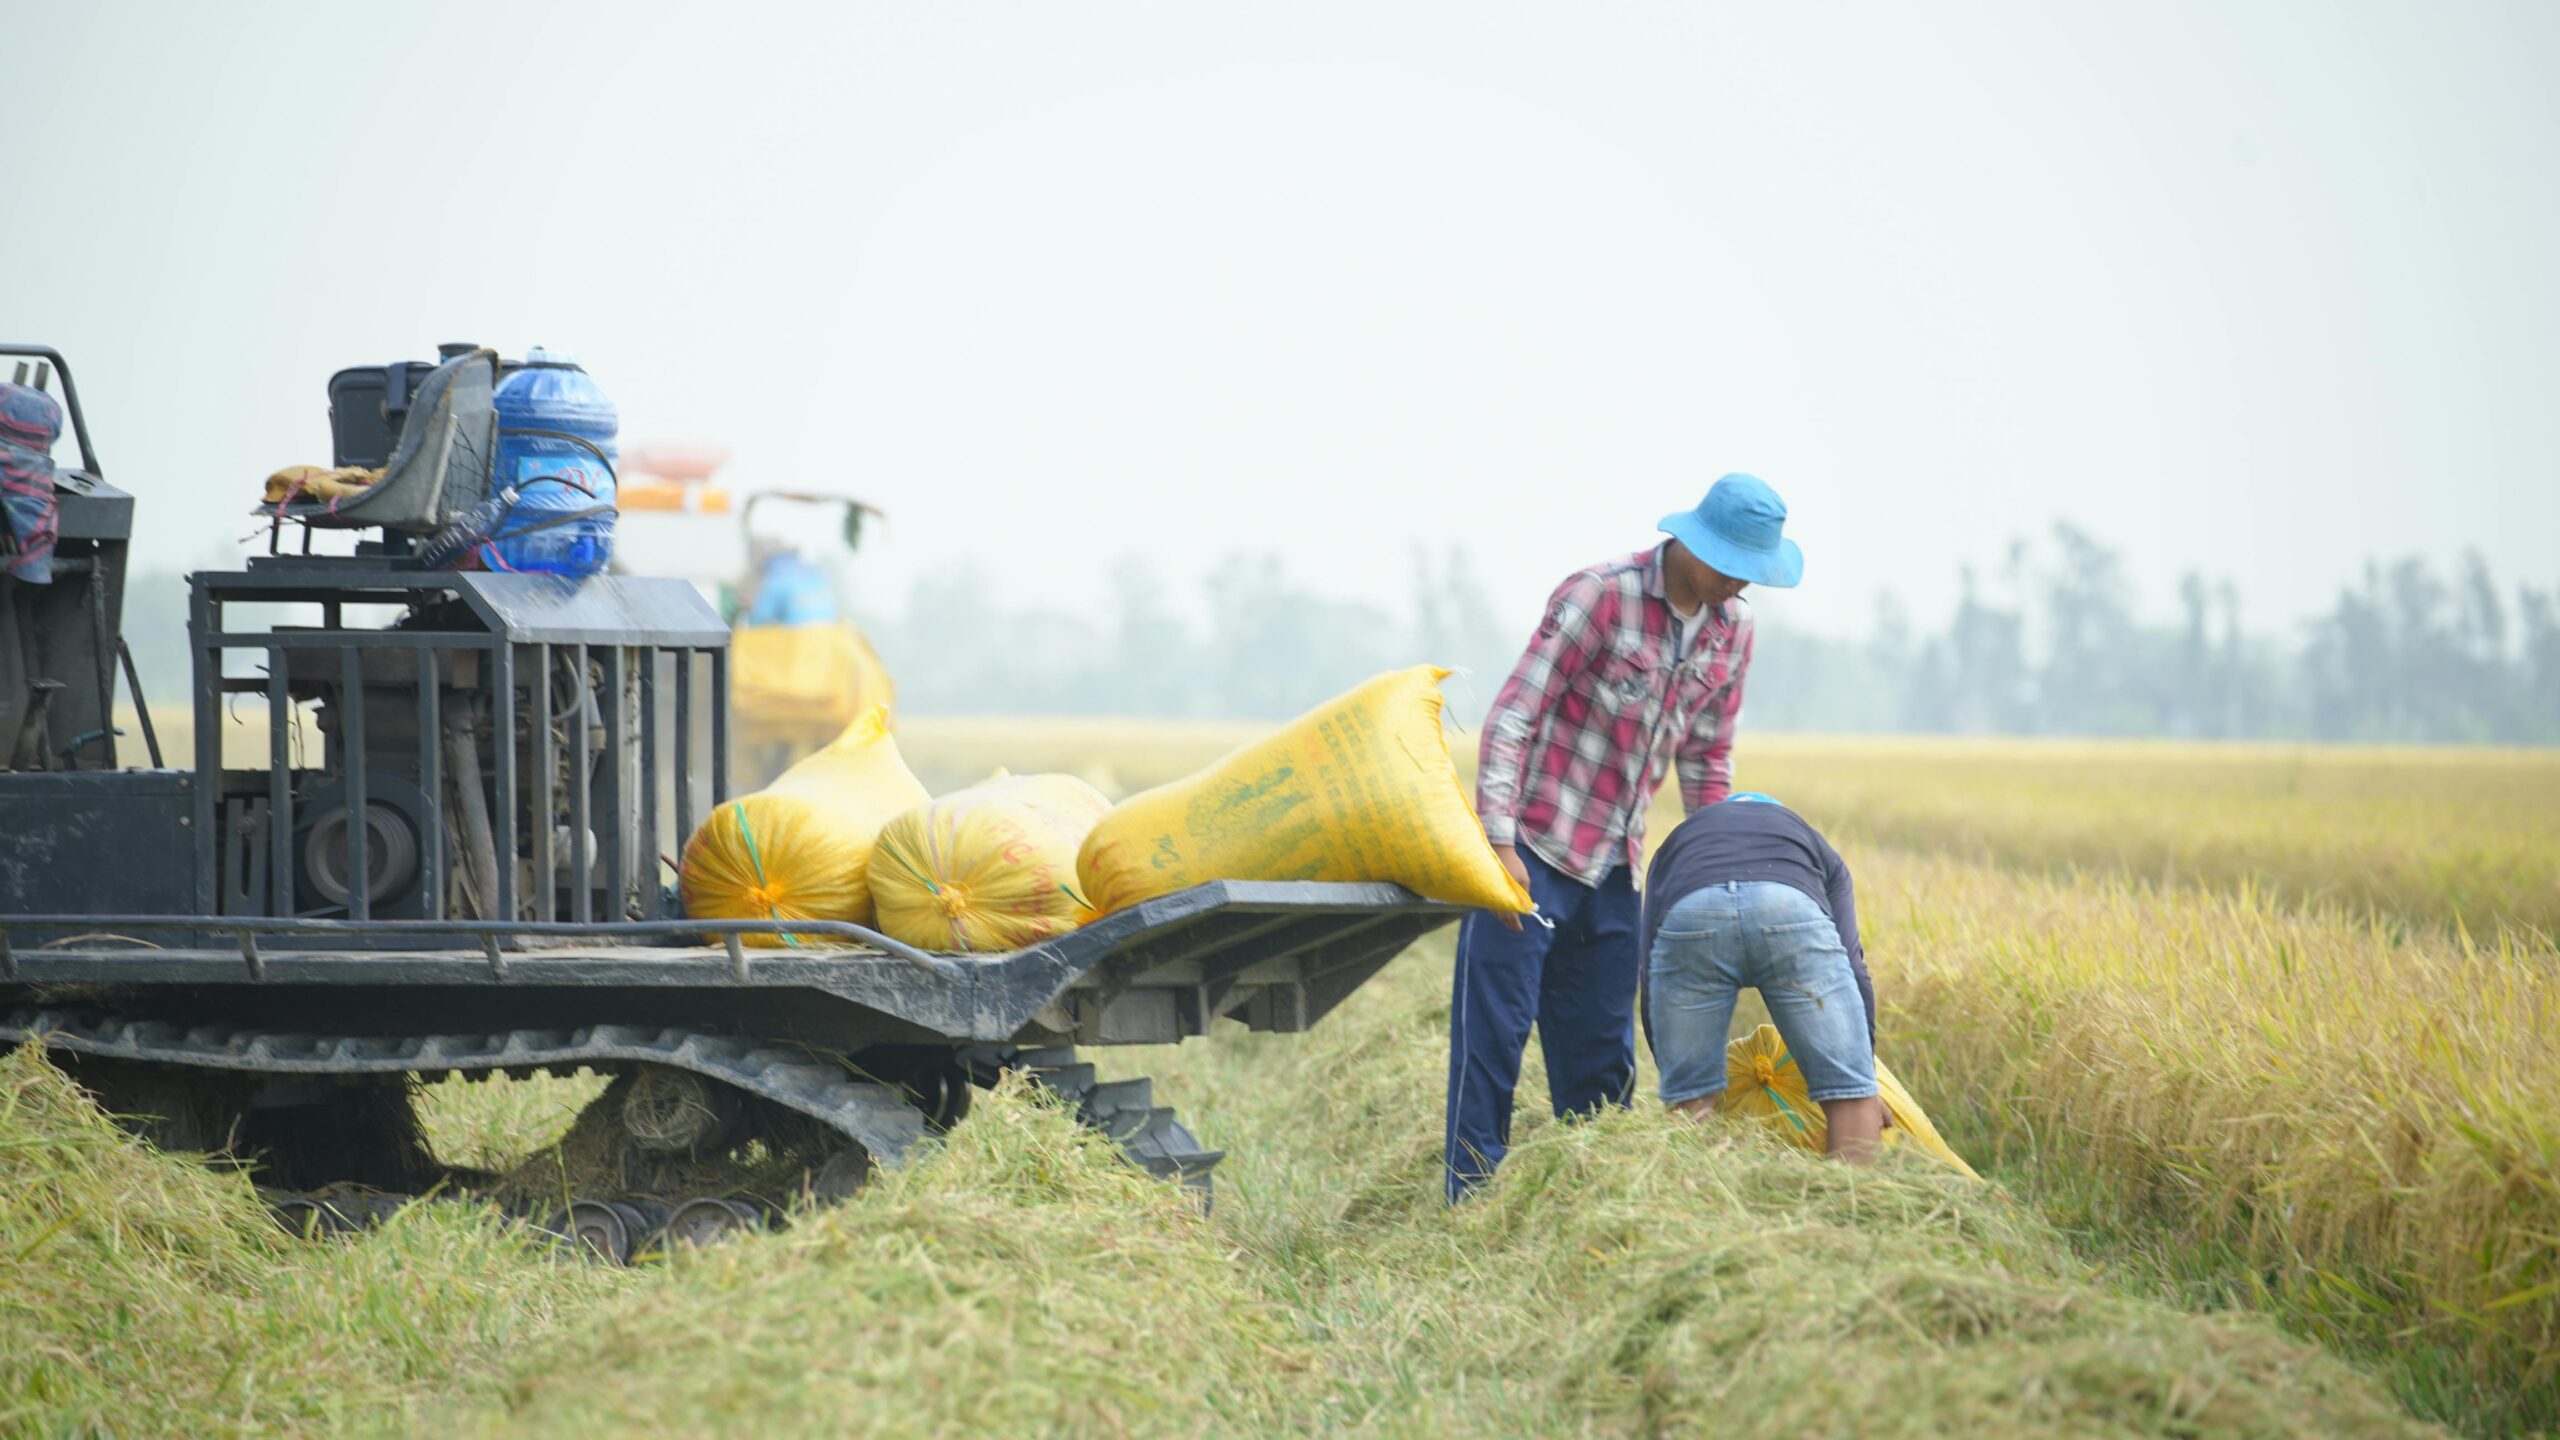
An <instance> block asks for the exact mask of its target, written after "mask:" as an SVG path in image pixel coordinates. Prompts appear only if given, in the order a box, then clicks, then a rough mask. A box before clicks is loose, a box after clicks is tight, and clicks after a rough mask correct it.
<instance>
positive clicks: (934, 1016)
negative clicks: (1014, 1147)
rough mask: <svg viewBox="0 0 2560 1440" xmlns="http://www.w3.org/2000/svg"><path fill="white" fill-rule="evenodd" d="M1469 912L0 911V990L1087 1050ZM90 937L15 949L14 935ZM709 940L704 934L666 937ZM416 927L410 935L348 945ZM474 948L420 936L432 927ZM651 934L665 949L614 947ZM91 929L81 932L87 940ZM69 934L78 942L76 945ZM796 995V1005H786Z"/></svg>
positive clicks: (1350, 959) (1201, 894) (1363, 889)
mask: <svg viewBox="0 0 2560 1440" xmlns="http://www.w3.org/2000/svg"><path fill="white" fill-rule="evenodd" d="M1464 913H1465V912H1464V911H1463V910H1462V909H1461V908H1460V907H1458V906H1454V905H1447V904H1443V903H1440V902H1438V901H1431V900H1424V899H1422V898H1420V897H1418V896H1416V895H1414V894H1413V893H1412V892H1411V891H1408V890H1405V889H1403V888H1402V887H1400V886H1395V885H1380V884H1328V883H1320V882H1314V881H1288V882H1254V881H1239V880H1221V881H1212V882H1210V883H1208V884H1205V885H1198V886H1194V887H1192V888H1191V889H1189V890H1184V891H1180V892H1178V893H1176V894H1172V895H1167V896H1164V897H1162V898H1160V899H1156V900H1150V901H1147V902H1145V903H1143V904H1140V905H1136V906H1133V907H1131V908H1129V909H1127V910H1122V911H1119V912H1116V913H1114V914H1111V915H1106V916H1104V917H1103V918H1101V919H1099V920H1096V921H1094V922H1093V923H1091V924H1089V925H1086V926H1085V927H1083V928H1082V929H1079V930H1075V931H1071V932H1069V933H1068V934H1065V935H1062V936H1060V937H1058V938H1057V939H1056V940H1053V941H1050V942H1048V943H1046V944H1042V945H1035V946H1031V947H1029V948H1026V949H1022V950H1015V951H1011V952H1008V953H1005V954H1001V955H932V954H926V953H924V952H920V951H916V950H914V949H912V948H910V947H907V946H903V945H899V944H897V943H896V942H894V941H892V940H889V939H888V938H887V937H885V936H882V935H880V934H878V933H877V932H876V931H871V930H868V929H866V928H865V927H862V926H857V925H847V924H843V923H840V922H829V921H782V922H774V921H755V920H733V921H703V920H684V921H672V920H670V921H658V922H654V923H652V922H642V921H633V922H625V923H623V924H619V925H608V924H593V925H578V924H575V923H574V922H558V923H554V924H550V925H540V924H529V923H519V924H515V925H501V924H492V923H488V922H478V921H459V920H447V921H437V922H430V921H422V920H402V921H385V920H378V921H371V922H353V921H331V920H309V919H304V920H286V919H274V918H255V917H244V918H241V919H236V920H235V919H231V918H228V917H222V918H213V919H208V918H207V917H203V916H184V915H164V916H100V915H86V916H81V915H19V916H8V917H0V986H6V985H47V984H71V983H82V984H99V985H114V986H120V987H136V989H137V990H143V989H151V988H156V987H162V986H169V987H187V988H186V989H185V990H184V993H188V994H191V995H201V994H203V993H205V992H204V990H203V989H202V988H201V987H226V986H246V987H250V988H251V989H254V990H257V991H260V992H263V993H270V994H273V993H279V992H293V993H298V994H300V995H303V996H305V997H314V996H319V997H331V996H346V997H349V998H350V999H352V998H354V997H355V996H358V995H361V994H362V993H363V992H365V991H367V990H372V989H378V988H381V987H413V988H416V989H418V990H420V991H422V992H423V991H440V992H443V993H448V994H451V993H456V992H457V991H461V990H470V991H477V992H480V993H490V992H491V990H492V988H493V987H494V990H495V991H496V992H498V993H505V992H510V991H527V992H530V991H539V990H543V989H545V988H546V987H555V988H561V989H574V990H577V991H578V992H580V993H581V994H593V993H595V992H594V987H618V988H621V989H623V990H624V991H625V992H626V993H632V992H645V993H651V994H656V995H659V996H662V997H664V999H663V1001H662V1002H661V1003H662V1004H663V1005H664V1006H666V1007H668V1013H669V1014H670V1017H671V1018H672V1017H673V1016H674V1015H676V1014H678V1013H681V1014H682V1015H684V1016H685V1017H687V1018H688V1019H698V1017H699V1015H700V1014H701V1013H702V1010H703V1008H704V1004H705V1002H703V1001H702V1000H700V999H698V998H693V999H689V998H686V992H692V993H693V995H694V996H696V997H699V996H702V995H705V994H716V993H720V992H730V993H759V992H763V993H769V992H774V991H784V992H790V991H799V992H804V993H806V992H814V993H816V994H819V995H825V996H832V997H834V998H835V999H837V1000H841V1001H844V1002H848V1003H850V1004H852V1005H854V1006H857V1007H860V1009H862V1010H866V1011H870V1012H873V1013H875V1014H877V1015H880V1016H885V1017H888V1018H890V1019H892V1020H896V1021H902V1022H906V1023H908V1024H911V1025H914V1026H917V1027H921V1028H922V1029H923V1030H925V1031H927V1032H929V1033H933V1034H939V1035H942V1036H946V1037H949V1038H951V1039H955V1040H986V1041H995V1040H1011V1039H1016V1038H1020V1037H1022V1036H1025V1035H1045V1036H1049V1037H1054V1038H1056V1039H1060V1040H1074V1041H1076V1042H1078V1043H1086V1044H1106V1045H1108V1044H1122V1043H1141V1042H1144V1043H1154V1042H1161V1041H1168V1040H1173V1039H1178V1038H1181V1037H1182V1036H1186V1035H1198V1034H1202V1033H1205V1032H1206V1031H1207V1029H1208V1027H1209V1025H1210V1023H1211V1022H1212V1021H1214V1020H1215V1019H1217V1018H1218V1017H1220V1016H1228V1015H1232V1016H1234V1017H1235V1018H1237V1019H1239V1020H1242V1021H1243V1022H1244V1023H1245V1024H1247V1025H1248V1026H1251V1027H1253V1028H1255V1029H1264V1030H1303V1029H1305V1028H1307V1027H1308V1026H1309V1025H1312V1024H1314V1023H1315V1022H1316V1020H1318V1019H1320V1018H1321V1017H1322V1016H1323V1015H1324V1014H1325V1013H1326V1012H1328V1011H1330V1010H1331V1009H1332V1008H1333V1007H1334V1006H1335V1005H1337V1004H1339V1003H1341V1001H1342V1000H1343V999H1344V998H1345V997H1346V996H1348V995H1349V994H1350V993H1351V992H1352V991H1353V990H1354V989H1356V988H1357V987H1358V986H1359V985H1360V983H1361V982H1362V981H1364V980H1366V979H1367V978H1368V977H1369V976H1370V975H1372V974H1374V973H1376V972H1377V970H1378V969H1379V968H1380V967H1382V966H1384V965H1385V964H1386V963H1387V962H1388V961H1389V960H1391V959H1393V958H1394V957H1395V956H1396V955H1397V954H1398V953H1400V952H1401V951H1403V950H1404V949H1405V947H1406V946H1408V945H1410V944H1411V943H1412V942H1413V941H1414V940H1415V939H1417V938H1419V937H1420V936H1422V935H1424V934H1427V933H1428V932H1430V931H1432V930H1435V929H1438V928H1439V927H1441V926H1443V925H1446V924H1448V923H1449V922H1450V921H1452V920H1455V919H1457V918H1458V917H1459V916H1460V915H1462V914H1464ZM66 930H71V931H85V932H86V934H82V935H74V936H72V937H69V938H66V939H63V940H55V941H53V942H51V944H50V945H49V946H48V948H43V949H29V948H19V947H16V946H13V945H12V944H11V943H10V936H11V934H12V933H13V932H15V933H18V934H21V935H23V934H27V933H31V932H32V933H54V934H58V933H61V932H63V931H66ZM190 930H192V931H198V932H205V933H209V934H211V935H215V936H220V937H223V938H225V939H228V940H229V941H231V942H232V943H231V944H230V945H229V946H227V947H225V948H218V949H216V948H201V949H171V950H156V949H151V948H148V946H147V944H146V943H144V942H141V941H139V940H138V939H133V938H130V936H127V935H126V934H125V932H139V933H159V932H166V931H190ZM777 930H780V931H788V932H790V933H794V934H800V935H809V936H814V937H820V938H825V939H832V940H837V941H851V942H854V944H856V945H858V946H859V947H860V948H842V947H831V948H818V947H814V946H812V947H805V948H799V949H774V950H749V949H746V948H745V947H744V946H743V944H742V943H741V937H742V936H745V935H752V934H762V933H770V932H773V931H777ZM706 933H707V934H715V935H718V936H720V937H721V940H722V942H723V943H722V944H721V945H719V946H716V947H713V946H702V945H690V944H681V943H674V942H677V941H680V940H683V939H687V938H689V937H693V936H700V935H704V934H706ZM293 934H300V935H302V936H305V937H316V938H320V939H324V940H325V939H335V940H336V941H338V942H339V943H338V944H337V945H336V946H334V947H333V948H330V949H282V948H267V947H262V946H260V945H258V944H257V943H256V938H257V937H258V936H260V935H277V936H283V935H293ZM384 936H408V937H415V938H416V939H417V940H418V941H419V942H420V948H415V949H397V950H381V949H377V948H374V947H372V946H371V945H368V944H365V943H362V942H365V941H370V940H373V939H376V938H379V937H384ZM439 936H443V937H451V938H464V939H477V940H478V941H479V942H480V946H479V948H478V949H466V948H453V949H439V948H428V947H431V946H433V944H434V941H435V938H436V937H439ZM532 937H562V938H587V939H592V940H593V941H595V942H596V943H592V944H588V945H583V946H580V945H565V946H563V947H561V948H557V949H548V948H546V949H508V948H502V947H503V944H504V942H505V941H507V940H522V939H525V938H532ZM651 939H658V940H664V941H667V942H669V943H664V944H648V943H639V944H631V943H614V942H617V941H623V940H642V941H647V940H651ZM83 942H87V943H83ZM75 945H76V946H78V947H79V948H73V947H74V946H75ZM792 1003H793V1004H794V1005H795V1006H797V1007H798V1008H801V1009H804V1010H805V1009H806V1008H807V1005H806V1002H805V1001H793V1002H792Z"/></svg>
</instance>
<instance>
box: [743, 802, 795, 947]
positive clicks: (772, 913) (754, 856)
mask: <svg viewBox="0 0 2560 1440" xmlns="http://www.w3.org/2000/svg"><path fill="white" fill-rule="evenodd" d="M729 814H730V816H731V817H732V818H734V819H735V820H736V821H737V822H738V838H739V839H741V840H744V841H746V842H747V863H749V864H751V865H753V866H755V867H756V888H757V889H759V890H762V891H763V892H765V903H764V914H765V918H766V919H768V920H776V921H778V920H780V919H781V918H782V907H781V906H779V905H776V904H775V903H773V882H771V881H769V880H767V879H765V878H764V856H763V855H762V854H761V853H759V852H758V851H757V849H756V832H755V830H754V828H753V827H751V826H749V825H748V824H747V807H746V806H744V805H732V806H730V807H729ZM773 933H774V934H776V935H779V936H781V937H782V943H783V944H785V945H788V946H790V947H791V948H792V949H794V950H797V949H799V948H800V937H799V936H797V935H791V934H787V933H785V932H783V931H780V930H776V931H775V932H773Z"/></svg>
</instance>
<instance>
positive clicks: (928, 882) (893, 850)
mask: <svg viewBox="0 0 2560 1440" xmlns="http://www.w3.org/2000/svg"><path fill="white" fill-rule="evenodd" d="M871 853H872V854H874V855H886V856H888V857H889V858H890V859H892V860H895V861H896V862H898V868H899V869H901V870H904V871H906V872H907V873H908V874H910V875H913V876H914V877H915V878H916V883H917V884H919V885H921V886H923V887H924V888H925V889H927V890H930V891H932V892H933V893H934V894H936V895H939V894H941V893H942V887H941V886H939V885H936V884H934V883H933V881H932V879H931V878H930V877H928V876H927V875H926V874H925V873H924V872H923V871H921V870H918V869H917V868H916V867H915V866H913V865H911V864H909V863H907V857H906V856H904V855H901V854H899V853H898V847H897V846H895V845H892V844H890V843H889V842H888V841H887V840H885V839H883V840H882V841H880V843H878V844H877V845H875V846H873V847H872V851H871Z"/></svg>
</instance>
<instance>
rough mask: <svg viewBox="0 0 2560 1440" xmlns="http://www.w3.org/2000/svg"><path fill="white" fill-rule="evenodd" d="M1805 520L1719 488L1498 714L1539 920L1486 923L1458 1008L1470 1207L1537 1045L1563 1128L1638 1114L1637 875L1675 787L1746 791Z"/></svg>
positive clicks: (1549, 640)
mask: <svg viewBox="0 0 2560 1440" xmlns="http://www.w3.org/2000/svg"><path fill="white" fill-rule="evenodd" d="M1786 518H1787V507H1786V505H1785V503H1784V502H1782V501H1781V500H1779V498H1778V495H1777V492H1776V491H1774V490H1771V489H1770V488H1769V487H1768V486H1767V485H1765V484H1763V483H1761V482H1760V481H1759V480H1757V479H1754V478H1753V477H1751V476H1749V475H1727V476H1726V477H1724V478H1723V479H1721V480H1719V481H1717V482H1716V483H1715V486H1714V488H1713V489H1711V490H1709V491H1708V492H1707V496H1706V498H1705V499H1704V500H1702V501H1700V502H1699V504H1698V507H1697V508H1696V509H1695V510H1684V511H1681V512H1679V513H1678V514H1675V515H1667V516H1664V517H1663V520H1662V525H1661V528H1662V530H1663V532H1664V533H1665V534H1667V535H1668V536H1669V537H1670V538H1669V539H1666V540H1664V541H1662V542H1661V543H1659V544H1657V545H1655V546H1654V547H1653V548H1652V549H1650V550H1639V551H1637V552H1636V553H1634V554H1633V555H1628V556H1624V557H1622V558H1619V559H1615V560H1610V561H1607V562H1604V563H1602V564H1599V565H1594V566H1592V567H1590V568H1589V569H1586V570H1581V571H1577V572H1576V573H1574V574H1573V575H1572V576H1570V577H1568V578H1567V579H1566V580H1565V582H1564V583H1563V584H1562V585H1560V586H1558V587H1556V592H1555V595H1554V596H1553V598H1551V599H1550V600H1549V601H1548V602H1547V614H1546V618H1545V619H1544V620H1543V621H1541V622H1540V624H1539V626H1538V633H1537V634H1536V635H1535V636H1533V637H1531V639H1530V641H1529V649H1528V652H1527V653H1526V654H1524V655H1522V656H1521V657H1520V663H1519V664H1518V665H1517V666H1516V667H1514V668H1513V670H1512V672H1511V678H1510V680H1509V681H1508V682H1506V683H1505V684H1504V685H1503V687H1502V691H1501V693H1500V694H1498V695H1496V696H1495V697H1494V702H1493V713H1492V714H1491V715H1489V716H1488V717H1486V720H1485V725H1484V735H1483V739H1482V741H1481V743H1480V745H1479V748H1478V751H1477V764H1476V813H1477V815H1478V816H1479V817H1480V818H1481V819H1482V820H1483V821H1484V833H1485V838H1486V839H1487V840H1489V841H1491V842H1492V843H1493V850H1494V854H1495V855H1497V856H1498V857H1500V859H1501V861H1502V864H1503V868H1504V869H1506V870H1509V871H1510V872H1511V876H1512V878H1513V879H1515V880H1517V881H1519V882H1520V884H1521V885H1522V886H1523V887H1525V888H1526V889H1527V890H1528V892H1529V894H1530V897H1531V898H1532V899H1534V900H1536V901H1537V903H1538V913H1537V915H1536V916H1535V917H1533V918H1532V919H1531V921H1530V923H1529V924H1528V925H1526V926H1523V925H1522V924H1521V923H1520V920H1519V918H1518V917H1516V916H1511V915H1501V916H1494V915H1489V914H1478V915H1471V916H1469V917H1468V918H1467V921H1466V924H1465V925H1464V927H1463V928H1461V930H1460V931H1459V935H1458V968H1457V980H1456V984H1455V987H1454V989H1453V992H1452V994H1451V997H1450V1004H1449V1118H1448V1131H1447V1160H1446V1168H1447V1180H1448V1189H1449V1198H1450V1199H1451V1200H1452V1201H1456V1200H1458V1199H1459V1198H1461V1197H1463V1196H1464V1195H1465V1194H1466V1192H1467V1191H1468V1190H1470V1189H1472V1188H1473V1187H1474V1186H1476V1185H1479V1184H1482V1183H1483V1182H1484V1181H1485V1180H1487V1179H1489V1178H1491V1177H1492V1174H1493V1170H1494V1167H1495V1166H1497V1165H1499V1164H1501V1163H1502V1156H1503V1153H1504V1151H1505V1150H1506V1149H1507V1148H1508V1145H1509V1141H1510V1135H1511V1097H1512V1091H1513V1090H1514V1088H1516V1087H1517V1086H1518V1084H1519V1082H1520V1058H1521V1054H1522V1052H1523V1051H1524V1050H1525V1049H1526V1047H1527V1046H1528V1043H1529V1028H1530V1026H1531V1025H1532V1024H1533V1023H1534V1024H1535V1025H1536V1026H1537V1029H1538V1039H1539V1044H1540V1048H1541V1049H1542V1050H1543V1051H1544V1052H1545V1054H1546V1060H1547V1096H1548V1099H1549V1100H1550V1101H1551V1102H1553V1104H1554V1106H1555V1111H1556V1113H1557V1114H1558V1115H1585V1114H1590V1113H1592V1112H1594V1111H1596V1110H1598V1109H1599V1108H1600V1107H1601V1106H1603V1105H1608V1104H1625V1103H1626V1101H1627V1098H1628V1096H1629V1095H1630V1094H1631V1093H1632V1092H1633V1091H1634V1088H1635V1077H1636V1052H1635V1008H1636V986H1637V979H1638V976H1639V974H1640V971H1641V957H1639V956H1638V955H1637V953H1636V930H1637V922H1638V918H1639V906H1638V903H1637V899H1636V893H1635V878H1634V877H1635V874H1636V868H1637V864H1638V861H1639V858H1640V856H1641V855H1642V852H1643V850H1644V826H1645V810H1646V808H1647V807H1648V806H1649V805H1650V804H1651V802H1652V800H1653V796H1654V793H1655V792H1656V791H1658V790H1659V789H1661V787H1662V781H1663V777H1664V775H1665V773H1666V771H1667V770H1668V769H1669V768H1670V767H1672V766H1674V765H1676V766H1677V767H1678V769H1679V772H1680V799H1681V803H1682V804H1683V805H1684V806H1685V807H1686V808H1687V809H1690V810H1696V809H1697V808H1698V807H1700V806H1702V805H1709V804H1713V803H1714V802H1716V801H1718V800H1721V799H1723V798H1724V797H1725V794H1726V792H1728V791H1729V790H1731V789H1732V775H1733V762H1732V754H1733V729H1734V722H1735V721H1736V719H1737V718H1738V717H1739V716H1740V715H1741V712H1742V682H1743V675H1744V672H1746V671H1747V670H1749V669H1750V666H1751V611H1750V607H1749V606H1748V605H1746V604H1744V603H1743V602H1742V600H1741V599H1740V598H1739V597H1740V596H1741V594H1742V591H1743V588H1744V587H1745V586H1747V585H1753V584H1759V585H1774V586H1788V585H1793V584H1795V583H1796V581H1797V580H1798V579H1799V578H1800V577H1801V576H1802V575H1803V573H1804V556H1803V554H1802V552H1800V551H1799V550H1797V548H1796V544H1795V542H1794V541H1792V540H1789V539H1787V538H1785V536H1784V534H1783V533H1782V531H1783V530H1784V527H1785V525H1786Z"/></svg>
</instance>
